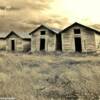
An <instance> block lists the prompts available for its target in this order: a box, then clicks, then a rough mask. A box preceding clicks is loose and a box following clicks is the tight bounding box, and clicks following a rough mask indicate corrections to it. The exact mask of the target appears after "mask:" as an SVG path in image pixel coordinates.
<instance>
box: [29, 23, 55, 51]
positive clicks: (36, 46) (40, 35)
mask: <svg viewBox="0 0 100 100" xmlns="http://www.w3.org/2000/svg"><path fill="white" fill-rule="evenodd" d="M30 35H31V37H32V39H31V52H35V51H46V52H52V51H56V32H55V31H53V30H51V29H50V28H48V27H46V26H44V25H40V26H39V27H37V28H36V29H35V30H34V31H32V32H31V33H30Z"/></svg>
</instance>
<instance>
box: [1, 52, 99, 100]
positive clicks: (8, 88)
mask: <svg viewBox="0 0 100 100" xmlns="http://www.w3.org/2000/svg"><path fill="white" fill-rule="evenodd" d="M99 87H100V56H97V55H85V54H83V55H75V54H73V55H68V54H63V55H58V56H57V55H53V54H52V55H39V54H32V55H28V54H10V53H0V96H1V97H9V96H11V97H15V98H17V100H50V99H51V98H54V100H67V99H68V98H67V96H68V95H69V96H75V97H77V96H82V98H83V99H84V100H97V98H96V97H98V96H99V95H100V88H99ZM68 100H75V99H70V98H69V99H68Z"/></svg>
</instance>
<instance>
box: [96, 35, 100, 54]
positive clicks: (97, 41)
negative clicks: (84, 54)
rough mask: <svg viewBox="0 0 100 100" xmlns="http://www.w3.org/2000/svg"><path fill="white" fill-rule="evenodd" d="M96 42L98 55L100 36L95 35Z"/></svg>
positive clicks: (99, 51)
mask: <svg viewBox="0 0 100 100" xmlns="http://www.w3.org/2000/svg"><path fill="white" fill-rule="evenodd" d="M95 40H96V50H97V53H100V35H98V34H95Z"/></svg>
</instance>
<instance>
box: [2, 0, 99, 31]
mask: <svg viewBox="0 0 100 100" xmlns="http://www.w3.org/2000/svg"><path fill="white" fill-rule="evenodd" d="M99 10H100V0H0V31H10V30H17V31H27V32H28V31H31V30H32V29H33V28H34V27H36V26H37V25H40V24H44V25H48V26H50V27H55V28H61V29H63V28H64V27H66V26H67V25H69V24H71V23H73V22H80V23H83V24H87V25H93V24H96V25H98V24H100V11H99Z"/></svg>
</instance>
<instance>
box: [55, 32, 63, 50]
mask: <svg viewBox="0 0 100 100" xmlns="http://www.w3.org/2000/svg"><path fill="white" fill-rule="evenodd" d="M56 50H57V51H62V38H61V34H57V35H56Z"/></svg>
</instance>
